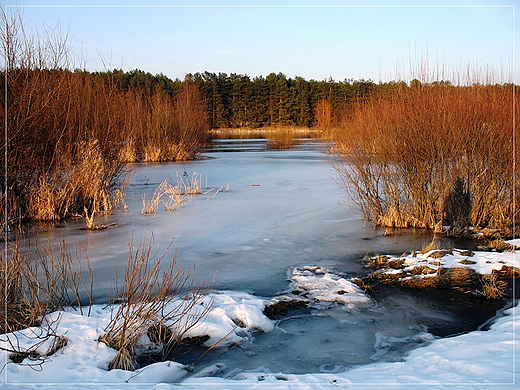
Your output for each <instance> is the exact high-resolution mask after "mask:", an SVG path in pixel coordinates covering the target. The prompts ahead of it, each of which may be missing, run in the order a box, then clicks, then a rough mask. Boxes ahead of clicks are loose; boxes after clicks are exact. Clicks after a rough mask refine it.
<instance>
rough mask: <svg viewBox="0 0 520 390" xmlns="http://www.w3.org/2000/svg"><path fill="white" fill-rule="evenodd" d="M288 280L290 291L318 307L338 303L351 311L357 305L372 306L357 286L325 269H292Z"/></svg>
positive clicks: (370, 301)
mask: <svg viewBox="0 0 520 390" xmlns="http://www.w3.org/2000/svg"><path fill="white" fill-rule="evenodd" d="M289 279H290V280H291V281H292V288H291V290H297V291H301V292H302V293H303V294H302V293H300V294H302V295H304V296H306V297H310V298H311V299H312V300H313V301H315V302H318V303H319V305H323V304H324V302H339V303H342V304H343V305H345V306H344V307H345V309H347V310H352V309H355V308H356V307H357V306H359V305H365V306H366V305H372V304H373V302H372V300H371V299H370V298H369V297H367V296H366V295H365V293H364V292H363V290H361V289H360V288H359V287H358V286H356V285H355V284H354V283H352V282H351V281H349V280H346V279H345V278H342V277H340V276H338V275H336V274H334V273H331V272H330V271H329V270H328V269H326V268H322V267H308V266H307V267H302V268H294V269H292V270H291V271H290V276H289ZM319 305H318V306H317V308H318V309H319V308H320V306H319Z"/></svg>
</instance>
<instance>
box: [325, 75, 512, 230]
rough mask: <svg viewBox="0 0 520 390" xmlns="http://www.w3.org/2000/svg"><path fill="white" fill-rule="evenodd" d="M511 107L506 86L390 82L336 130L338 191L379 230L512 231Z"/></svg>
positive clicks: (356, 108) (507, 85)
mask: <svg viewBox="0 0 520 390" xmlns="http://www.w3.org/2000/svg"><path fill="white" fill-rule="evenodd" d="M518 103H519V94H518V91H517V90H516V89H515V87H514V86H513V85H510V84H504V85H498V84H495V85H491V84H487V85H483V84H472V85H468V86H454V85H451V84H450V83H449V82H433V83H426V84H423V83H420V82H418V81H416V82H414V83H411V84H410V86H408V85H407V84H405V83H404V82H403V83H396V84H395V85H394V88H393V89H391V90H389V91H386V92H385V93H381V92H380V93H378V94H374V95H373V96H372V97H371V98H370V99H367V100H366V101H363V102H360V103H357V104H356V105H354V107H353V109H352V110H351V112H349V113H348V114H347V115H345V116H344V118H343V122H342V124H341V125H340V126H339V128H338V129H336V135H335V137H336V139H337V145H336V149H335V150H336V154H337V156H338V158H339V159H338V160H339V161H340V162H339V163H338V164H337V166H336V168H337V171H338V173H339V181H340V184H341V185H342V186H343V187H344V189H345V190H346V192H347V193H348V195H349V196H350V197H351V198H352V200H353V201H354V203H355V204H356V205H357V206H359V208H360V210H361V212H362V213H363V215H364V216H365V217H366V218H367V219H370V220H372V221H374V223H375V224H376V225H381V226H388V227H390V226H391V227H420V228H428V229H435V230H437V231H441V230H442V226H450V227H451V228H450V229H449V231H448V233H449V234H452V235H464V234H466V233H467V232H468V228H469V227H470V226H473V227H477V228H492V229H499V230H500V231H503V232H511V229H512V228H513V227H514V226H515V224H518V222H519V212H518V205H519V204H520V198H519V193H520V192H519V191H518V190H519V184H520V182H519V177H518V175H517V174H516V173H515V171H514V166H515V164H516V166H518V163H519V162H520V159H519V157H518V154H517V153H516V154H515V155H514V153H513V152H514V150H515V149H514V146H516V150H518V149H519V146H520V143H519V141H518V136H517V135H516V136H515V137H514V134H515V133H514V126H515V125H518V118H519V115H518V113H517V115H516V116H515V115H513V111H514V109H515V108H516V109H517V108H518ZM513 118H516V120H515V123H514V122H513ZM513 137H514V138H513ZM515 189H516V191H515Z"/></svg>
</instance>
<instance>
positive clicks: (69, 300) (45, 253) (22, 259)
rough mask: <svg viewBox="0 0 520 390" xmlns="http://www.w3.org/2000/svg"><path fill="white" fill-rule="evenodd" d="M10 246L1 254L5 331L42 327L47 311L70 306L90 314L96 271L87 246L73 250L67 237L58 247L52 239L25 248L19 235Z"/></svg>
mask: <svg viewBox="0 0 520 390" xmlns="http://www.w3.org/2000/svg"><path fill="white" fill-rule="evenodd" d="M6 245H7V251H6V253H7V258H5V257H4V254H5V253H2V254H0V258H1V260H2V269H1V271H0V294H1V296H2V298H3V303H4V304H3V305H2V306H1V307H0V320H1V321H2V324H3V325H4V333H8V332H13V331H15V330H20V329H25V328H27V327H32V326H38V325H40V323H41V321H42V318H44V316H45V315H46V314H49V313H51V312H54V311H56V310H63V309H65V308H67V307H75V308H76V310H78V311H79V312H80V313H82V314H87V315H88V314H89V313H90V307H91V304H92V288H93V274H92V271H91V269H90V263H89V259H88V257H87V255H86V249H85V248H83V249H80V248H77V247H75V248H74V252H73V253H71V250H70V248H69V246H68V244H67V242H66V241H65V239H64V238H62V239H60V240H59V242H58V245H57V247H56V245H55V244H53V243H52V242H51V241H50V240H48V242H47V243H44V244H39V243H37V244H35V245H34V246H31V247H28V248H26V249H22V248H21V247H20V239H19V238H17V239H16V240H15V241H8V242H6ZM85 302H87V303H86V304H85Z"/></svg>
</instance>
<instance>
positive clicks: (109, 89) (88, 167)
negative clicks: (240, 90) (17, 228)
mask: <svg viewBox="0 0 520 390" xmlns="http://www.w3.org/2000/svg"><path fill="white" fill-rule="evenodd" d="M0 16H1V19H2V23H0V40H1V41H2V44H3V47H4V49H5V50H3V51H2V53H1V54H2V55H3V58H2V59H3V63H2V64H1V71H2V77H0V88H1V90H2V91H3V92H2V93H0V103H1V105H2V107H6V110H1V111H0V119H1V120H2V123H4V122H5V123H7V124H8V126H7V143H2V144H1V145H0V154H1V156H2V158H3V159H4V160H3V162H2V165H3V166H9V170H8V177H7V180H6V181H2V183H1V184H0V186H1V191H2V192H1V193H2V195H3V196H2V198H1V199H0V200H1V203H2V204H1V205H0V206H2V207H0V213H2V214H3V213H4V212H7V215H4V216H3V218H2V220H3V221H8V222H10V223H12V222H14V221H16V220H19V221H20V220H21V221H26V220H56V219H61V218H66V217H69V216H72V215H81V214H82V213H83V212H84V208H85V207H86V208H87V209H88V211H89V213H93V212H95V213H109V212H111V210H112V209H113V207H114V203H115V201H116V200H115V199H114V197H117V195H116V192H117V190H118V189H121V188H123V187H124V184H125V183H124V182H123V180H124V177H125V175H124V164H125V163H127V162H135V161H142V160H144V161H178V160H186V159H192V158H195V157H196V156H197V155H198V152H199V148H200V146H201V144H202V143H203V142H205V141H206V139H207V137H208V125H207V118H206V110H205V107H206V103H205V101H204V100H203V99H202V97H201V95H200V93H199V92H198V90H197V88H196V86H195V85H194V84H193V83H191V81H190V80H189V79H188V80H186V81H185V82H184V83H183V85H182V86H181V88H180V90H179V91H178V93H177V94H176V95H175V96H174V94H173V92H171V91H170V92H166V91H163V90H162V89H161V87H159V86H156V87H154V88H152V89H150V88H148V87H147V86H146V85H144V86H142V87H139V88H133V89H132V88H130V89H129V88H126V87H125V86H123V83H122V82H121V80H120V79H118V78H117V74H116V72H115V73H110V72H107V73H89V72H86V71H80V70H75V71H71V70H69V69H70V68H72V67H74V66H75V64H74V63H73V61H72V60H71V58H72V56H71V55H70V52H69V47H70V43H69V37H68V35H67V34H66V33H62V32H61V30H60V29H59V28H58V27H59V26H57V28H55V29H44V31H43V32H36V33H35V34H32V35H31V34H29V33H26V31H25V30H24V23H23V20H22V17H21V13H19V12H16V11H13V13H12V14H9V15H8V14H6V13H5V12H4V11H3V10H2V11H1V15H0ZM76 68H78V67H76ZM145 84H146V83H145ZM6 91H7V94H6V93H5V92H6ZM6 97H7V101H6V100H5V98H6ZM5 157H7V161H5ZM6 183H7V187H5V185H6ZM94 204H95V205H96V208H94ZM6 206H7V207H6Z"/></svg>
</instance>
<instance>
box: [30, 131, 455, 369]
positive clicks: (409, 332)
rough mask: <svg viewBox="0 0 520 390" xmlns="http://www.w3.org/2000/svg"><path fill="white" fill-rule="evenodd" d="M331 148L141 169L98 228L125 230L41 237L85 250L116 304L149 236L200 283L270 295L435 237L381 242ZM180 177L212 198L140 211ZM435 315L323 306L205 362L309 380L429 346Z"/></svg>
mask: <svg viewBox="0 0 520 390" xmlns="http://www.w3.org/2000/svg"><path fill="white" fill-rule="evenodd" d="M326 146H327V145H326V144H324V143H322V142H318V141H315V140H307V141H306V142H305V143H304V144H303V145H298V146H297V147H296V148H294V149H291V150H285V151H269V150H266V148H265V140H260V139H255V140H247V141H244V140H216V141H214V143H213V147H212V149H211V150H208V151H207V153H206V154H205V155H206V157H209V158H203V159H201V160H199V161H191V162H184V163H164V164H141V165H136V166H135V172H134V175H133V178H132V180H131V182H130V183H129V185H128V186H127V189H126V196H127V197H126V203H127V205H128V212H123V211H117V212H115V213H114V214H113V215H110V216H103V217H98V218H97V219H96V221H95V222H96V223H103V224H110V223H117V227H113V228H110V229H106V230H103V231H86V230H85V229H84V222H83V221H81V220H76V221H66V222H63V223H61V224H60V225H59V226H58V228H44V229H42V231H40V232H39V233H38V235H39V236H40V239H41V237H42V236H43V237H46V236H47V237H49V239H50V240H55V239H56V237H58V236H59V235H65V236H66V238H67V241H68V242H69V244H70V245H71V246H73V245H76V246H77V247H79V248H81V247H84V246H87V253H88V257H89V259H90V263H91V267H92V270H93V272H94V281H95V284H94V298H95V301H96V302H107V301H108V298H109V291H110V287H111V284H112V278H113V272H114V270H115V268H116V267H117V266H118V264H119V266H121V265H120V264H124V262H125V259H126V255H127V252H128V245H129V243H130V242H132V240H133V241H134V242H137V241H140V240H142V238H143V236H144V235H145V234H146V235H148V236H150V235H151V234H153V236H154V238H155V241H156V246H157V247H158V248H162V249H164V248H166V247H167V245H168V244H169V243H170V242H171V240H172V239H173V240H174V241H173V245H172V248H174V249H175V251H176V256H177V259H178V260H179V261H180V262H184V261H185V262H186V263H185V267H187V268H190V267H195V273H196V277H197V280H199V281H200V280H206V281H211V280H213V279H214V280H215V289H217V290H234V291H244V292H248V293H253V294H256V295H258V296H262V297H266V298H271V297H276V296H278V295H280V294H283V293H285V292H286V290H287V289H288V288H289V282H288V280H287V275H288V271H289V270H290V269H291V268H292V267H305V266H319V267H324V268H327V269H330V270H333V271H334V272H337V273H338V274H341V275H342V277H345V278H351V277H353V276H356V275H361V274H364V273H365V272H366V270H365V268H364V266H363V264H362V260H361V258H362V257H363V256H364V255H365V254H374V253H388V254H401V253H403V252H405V251H410V250H417V249H420V248H421V247H422V245H423V244H425V243H428V242H429V241H430V240H431V236H430V234H429V233H427V232H423V231H421V232H415V233H414V232H403V231H399V232H398V233H397V234H395V235H393V236H387V237H385V236H384V235H383V233H384V231H383V230H381V229H374V228H373V226H372V225H371V224H369V223H365V222H364V221H363V220H362V218H361V217H360V215H359V214H357V213H356V212H355V211H353V210H351V209H350V208H349V207H348V205H347V204H346V203H348V201H347V200H346V199H345V198H344V197H343V193H342V191H341V190H340V189H339V188H338V186H337V184H336V183H335V182H334V175H335V172H334V170H333V169H332V168H331V159H332V158H333V157H332V156H331V155H329V154H328V153H327V147H326ZM230 151H232V152H230ZM236 151H242V153H235V152H236ZM183 172H187V173H188V174H189V175H190V176H191V175H192V174H193V173H194V172H197V173H198V174H199V175H200V176H201V178H202V180H201V184H202V187H203V188H204V189H205V190H206V191H208V192H206V193H205V194H203V195H195V196H193V198H192V200H191V202H187V203H186V204H185V205H184V207H181V208H177V209H176V210H174V211H166V210H165V209H164V208H158V210H157V212H156V213H154V214H150V215H143V214H142V213H141V209H142V207H143V204H142V197H143V196H145V197H146V199H151V197H152V195H153V193H154V191H155V188H156V187H157V186H158V185H159V184H160V183H161V182H162V181H163V180H165V179H167V180H168V181H169V182H170V183H171V184H175V183H176V182H175V178H176V173H180V174H182V173H183ZM226 188H228V189H229V191H227V192H226V191H225V190H224V189H226ZM219 189H220V191H218V192H217V190H219ZM33 230H37V228H34V227H33ZM35 234H36V233H35ZM30 240H32V241H34V236H33V237H30ZM394 303H395V302H394ZM432 316H433V317H438V319H439V321H446V322H447V323H449V322H450V321H452V320H453V317H452V316H450V314H449V313H447V312H446V311H445V310H444V308H441V309H437V311H436V310H434V309H431V308H427V309H426V306H425V304H424V303H420V302H419V301H416V300H413V299H412V300H411V301H410V300H401V301H400V302H398V303H395V304H388V302H387V303H385V304H383V303H381V302H376V301H374V304H373V305H371V306H370V307H362V308H359V309H357V310H345V309H344V307H343V306H342V305H333V306H330V307H327V308H326V309H322V310H320V309H316V308H315V309H312V310H309V311H304V312H300V313H294V314H293V315H291V316H290V317H289V318H286V319H285V320H283V321H281V322H280V323H279V325H278V326H277V327H276V328H275V330H274V331H273V332H270V333H267V334H258V335H256V336H255V337H254V338H251V339H250V340H249V341H248V342H246V343H244V344H243V345H240V346H239V347H237V348H234V349H233V350H231V351H229V352H228V353H225V354H222V355H218V356H206V357H205V358H204V359H203V360H202V361H201V362H199V367H201V366H203V365H204V364H211V363H212V362H215V361H224V362H227V365H228V366H230V367H235V368H237V367H238V368H240V369H255V368H258V367H261V366H262V367H267V368H266V369H269V370H271V371H284V372H294V373H302V372H319V371H323V372H326V371H331V370H341V369H346V368H348V367H350V366H352V365H354V364H365V363H370V362H372V361H374V360H380V359H383V360H385V359H386V360H399V359H402V357H403V356H404V353H405V352H406V351H407V350H409V349H410V348H413V347H415V346H417V345H419V344H421V343H423V342H424V341H428V340H429V338H430V336H429V335H428V334H427V333H425V330H427V328H426V326H425V321H424V319H425V318H431V317H432ZM189 358H190V357H185V359H189Z"/></svg>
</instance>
